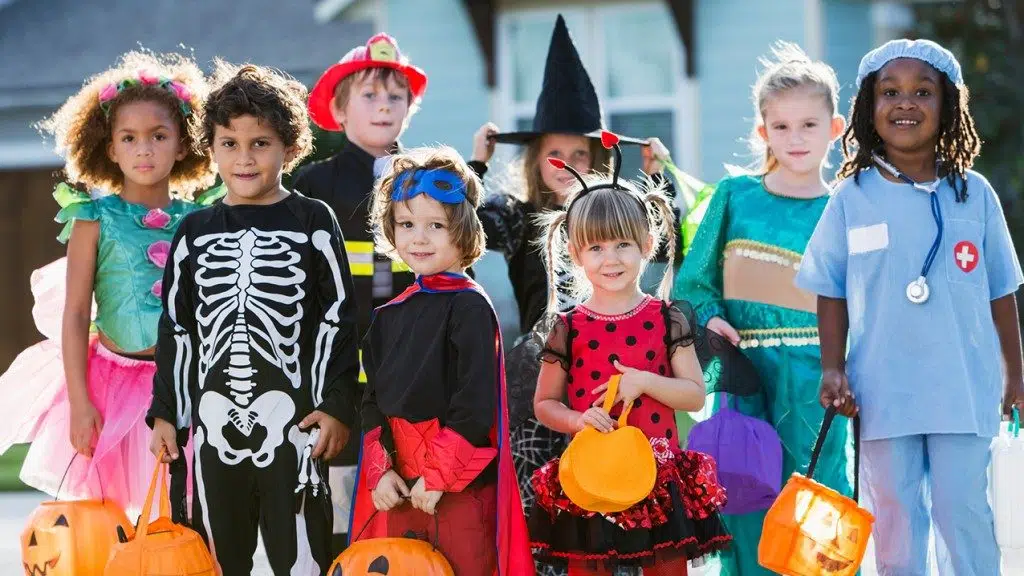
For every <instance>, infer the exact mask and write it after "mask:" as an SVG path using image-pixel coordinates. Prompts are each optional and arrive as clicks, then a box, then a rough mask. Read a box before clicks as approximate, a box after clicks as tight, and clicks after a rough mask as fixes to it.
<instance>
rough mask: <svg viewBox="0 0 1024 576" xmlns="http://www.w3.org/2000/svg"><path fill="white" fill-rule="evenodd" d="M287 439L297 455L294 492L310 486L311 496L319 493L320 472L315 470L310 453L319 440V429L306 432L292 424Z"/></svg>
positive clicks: (314, 462)
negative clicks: (297, 480) (297, 479)
mask: <svg viewBox="0 0 1024 576" xmlns="http://www.w3.org/2000/svg"><path fill="white" fill-rule="evenodd" d="M288 440H289V441H290V442H291V443H292V444H293V445H294V446H295V451H296V454H297V455H298V457H299V482H298V484H296V485H295V493H296V494H298V493H299V492H301V491H302V490H304V489H305V488H312V489H313V496H317V495H318V494H319V493H320V484H321V481H320V472H319V471H318V470H317V467H316V461H315V460H313V457H312V454H313V447H315V446H316V443H317V442H318V441H319V440H320V429H319V428H313V429H312V430H310V431H309V432H308V433H307V432H303V431H302V430H300V429H299V427H298V426H292V428H291V430H289V431H288Z"/></svg>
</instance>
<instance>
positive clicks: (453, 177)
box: [391, 168, 466, 204]
mask: <svg viewBox="0 0 1024 576" xmlns="http://www.w3.org/2000/svg"><path fill="white" fill-rule="evenodd" d="M410 178H411V179H412V184H410V185H409V189H408V190H406V189H405V183H406V182H407V181H409V179H410ZM419 194H426V195H427V196H430V197H431V198H433V199H434V200H437V201H438V202H440V203H442V204H461V203H462V202H465V201H466V183H465V182H463V181H462V178H460V177H459V175H458V174H456V173H455V172H453V171H451V170H448V169H447V168H435V169H433V170H425V169H423V168H420V169H419V170H406V171H405V172H402V173H401V174H399V175H398V177H397V178H395V187H394V191H392V193H391V200H392V202H403V201H405V200H409V199H411V198H412V197H413V196H417V195H419Z"/></svg>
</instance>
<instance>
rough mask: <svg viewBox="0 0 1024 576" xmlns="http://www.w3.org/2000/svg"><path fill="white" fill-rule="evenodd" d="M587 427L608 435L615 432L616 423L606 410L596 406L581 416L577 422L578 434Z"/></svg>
mask: <svg viewBox="0 0 1024 576" xmlns="http://www.w3.org/2000/svg"><path fill="white" fill-rule="evenodd" d="M587 426H590V427H591V428H593V429H594V430H597V431H598V432H604V433H607V432H611V431H612V430H615V426H616V422H615V420H613V419H612V417H611V416H609V415H608V413H607V412H605V411H604V408H601V407H600V406H594V407H592V408H590V409H588V410H587V411H586V412H584V413H582V414H580V417H579V418H578V419H577V420H576V432H579V431H580V430H583V429H584V428H586V427H587Z"/></svg>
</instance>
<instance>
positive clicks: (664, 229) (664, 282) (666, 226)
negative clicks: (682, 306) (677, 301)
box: [644, 191, 676, 301]
mask: <svg viewBox="0 0 1024 576" xmlns="http://www.w3.org/2000/svg"><path fill="white" fill-rule="evenodd" d="M644 202H645V203H648V204H649V205H653V206H654V208H655V209H656V211H657V216H658V218H657V219H656V220H654V222H653V223H654V224H656V226H652V227H651V233H652V234H653V233H654V232H655V230H657V235H656V236H655V237H654V238H655V242H654V245H653V247H652V250H657V249H658V248H659V247H660V246H661V245H662V243H663V242H664V244H665V246H666V249H667V252H668V262H667V263H666V265H665V273H664V274H663V275H662V277H661V283H660V284H659V287H658V298H661V299H662V300H666V301H667V300H668V299H669V298H670V294H671V292H672V265H673V263H674V260H675V255H676V235H675V231H674V230H673V229H672V226H673V223H674V222H675V213H674V212H673V211H672V206H671V205H670V204H669V202H668V199H667V198H665V196H663V195H661V194H659V193H658V192H657V191H655V192H649V193H647V195H645V196H644Z"/></svg>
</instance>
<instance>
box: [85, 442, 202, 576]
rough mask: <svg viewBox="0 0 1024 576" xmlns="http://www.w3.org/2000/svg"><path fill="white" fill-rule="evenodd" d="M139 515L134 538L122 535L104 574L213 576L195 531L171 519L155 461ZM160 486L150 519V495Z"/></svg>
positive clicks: (162, 467)
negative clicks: (156, 506) (155, 512)
mask: <svg viewBox="0 0 1024 576" xmlns="http://www.w3.org/2000/svg"><path fill="white" fill-rule="evenodd" d="M162 458H163V454H162V453H161V455H160V457H159V458H157V460H158V463H157V465H156V469H155V470H154V471H153V480H152V481H151V482H150V484H149V493H148V494H147V495H146V502H145V504H143V506H142V515H141V516H139V527H138V529H137V530H136V531H135V537H134V538H132V539H128V538H125V541H124V542H122V543H120V544H118V545H116V546H115V547H114V549H113V551H112V552H111V554H110V560H109V561H108V562H107V567H106V570H105V571H104V572H103V574H105V575H106V576H215V575H216V574H217V570H216V568H215V567H214V563H213V558H212V557H211V556H210V552H209V550H207V548H206V543H205V542H203V539H202V537H200V536H199V534H198V533H197V532H195V531H194V530H191V529H189V528H187V527H185V526H181V525H180V524H175V523H174V522H172V521H171V518H170V516H171V499H170V496H169V495H168V493H167V465H166V464H161V463H159V460H160V459H162ZM158 487H159V489H160V496H159V498H160V516H159V518H157V519H156V520H154V521H153V522H150V521H149V519H150V516H151V514H152V510H153V495H154V493H155V492H156V490H157V488H158Z"/></svg>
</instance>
